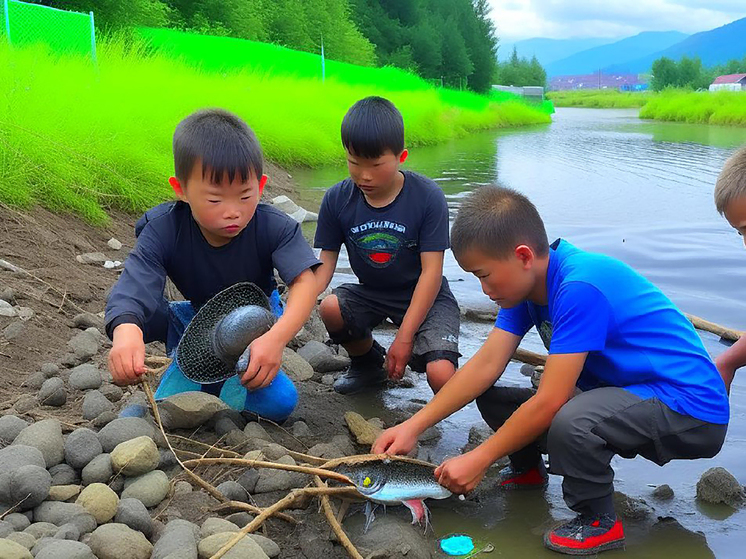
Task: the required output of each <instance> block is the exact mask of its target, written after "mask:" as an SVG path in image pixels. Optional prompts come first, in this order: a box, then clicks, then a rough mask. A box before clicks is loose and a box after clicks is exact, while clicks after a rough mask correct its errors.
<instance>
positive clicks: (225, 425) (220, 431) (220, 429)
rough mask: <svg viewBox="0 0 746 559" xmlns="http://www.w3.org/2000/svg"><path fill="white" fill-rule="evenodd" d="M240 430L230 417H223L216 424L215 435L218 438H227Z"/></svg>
mask: <svg viewBox="0 0 746 559" xmlns="http://www.w3.org/2000/svg"><path fill="white" fill-rule="evenodd" d="M237 430H240V429H239V427H238V425H236V424H235V423H234V421H233V420H232V419H230V418H228V417H221V418H220V419H218V420H217V421H216V422H215V434H216V435H217V436H218V437H225V436H226V435H228V433H231V432H233V431H237Z"/></svg>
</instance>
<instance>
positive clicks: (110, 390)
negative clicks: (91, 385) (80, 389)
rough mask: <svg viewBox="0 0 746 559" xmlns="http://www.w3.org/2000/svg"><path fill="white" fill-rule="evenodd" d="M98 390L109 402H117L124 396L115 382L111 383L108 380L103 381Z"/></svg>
mask: <svg viewBox="0 0 746 559" xmlns="http://www.w3.org/2000/svg"><path fill="white" fill-rule="evenodd" d="M98 391H99V392H101V394H103V395H104V396H105V397H106V399H107V400H109V401H110V402H118V401H119V400H121V399H122V396H124V391H123V390H122V389H121V388H119V387H118V386H117V385H116V384H111V383H110V382H105V383H103V384H102V385H101V388H99V389H98Z"/></svg>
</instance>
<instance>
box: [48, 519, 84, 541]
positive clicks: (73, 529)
mask: <svg viewBox="0 0 746 559" xmlns="http://www.w3.org/2000/svg"><path fill="white" fill-rule="evenodd" d="M54 539H56V540H72V541H78V540H79V539H80V530H78V527H77V526H76V525H75V524H73V523H72V522H68V523H67V524H63V525H62V526H60V527H59V529H58V530H57V531H56V532H55V534H54Z"/></svg>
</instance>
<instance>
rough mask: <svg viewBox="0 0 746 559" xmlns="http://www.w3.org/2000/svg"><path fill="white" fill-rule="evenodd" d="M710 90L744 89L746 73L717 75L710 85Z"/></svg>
mask: <svg viewBox="0 0 746 559" xmlns="http://www.w3.org/2000/svg"><path fill="white" fill-rule="evenodd" d="M710 91H746V74H728V75H727V76H718V77H717V78H715V81H714V82H712V84H711V85H710Z"/></svg>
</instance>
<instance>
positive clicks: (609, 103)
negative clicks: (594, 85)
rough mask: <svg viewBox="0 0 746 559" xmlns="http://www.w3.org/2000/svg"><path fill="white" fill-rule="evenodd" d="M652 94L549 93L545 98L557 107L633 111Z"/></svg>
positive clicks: (600, 91) (614, 91) (583, 91)
mask: <svg viewBox="0 0 746 559" xmlns="http://www.w3.org/2000/svg"><path fill="white" fill-rule="evenodd" d="M652 95H653V94H651V93H647V92H641V93H628V92H624V93H622V92H620V91H617V90H616V89H601V90H597V89H596V90H576V91H550V92H549V93H547V98H548V99H550V100H551V101H553V102H554V104H555V105H556V106H557V107H585V108H593V109H633V108H639V107H642V106H644V105H645V103H647V102H648V100H649V99H650V98H651V96H652Z"/></svg>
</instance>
